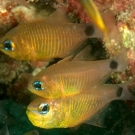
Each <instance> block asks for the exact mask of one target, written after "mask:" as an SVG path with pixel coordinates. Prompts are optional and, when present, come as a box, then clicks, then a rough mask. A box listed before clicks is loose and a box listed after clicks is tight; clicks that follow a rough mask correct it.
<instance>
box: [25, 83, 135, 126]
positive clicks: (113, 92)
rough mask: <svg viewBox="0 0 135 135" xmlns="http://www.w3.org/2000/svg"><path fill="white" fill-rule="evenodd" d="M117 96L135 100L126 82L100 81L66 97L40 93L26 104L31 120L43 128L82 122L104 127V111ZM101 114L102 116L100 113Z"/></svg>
mask: <svg viewBox="0 0 135 135" xmlns="http://www.w3.org/2000/svg"><path fill="white" fill-rule="evenodd" d="M116 99H129V100H131V99H132V100H135V97H134V96H133V95H132V94H131V93H130V92H129V91H128V90H127V85H99V86H98V87H95V88H93V89H90V90H89V91H87V92H84V93H81V94H77V95H73V96H68V97H65V98H56V99H53V98H52V99H45V98H42V97H39V98H37V99H35V100H34V101H32V102H31V103H30V104H29V106H28V107H27V111H26V114H27V116H28V118H29V120H30V121H31V123H32V124H33V125H35V126H37V127H41V128H46V129H49V128H68V127H74V126H77V125H79V124H81V123H88V124H91V125H95V126H100V127H104V125H103V119H100V118H103V116H105V113H104V112H102V111H103V110H104V109H105V107H106V105H107V104H108V103H109V102H110V101H112V100H116ZM100 116H101V117H100Z"/></svg>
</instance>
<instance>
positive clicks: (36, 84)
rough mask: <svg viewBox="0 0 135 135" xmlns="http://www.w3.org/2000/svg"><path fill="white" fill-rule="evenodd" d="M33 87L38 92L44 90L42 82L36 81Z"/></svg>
mask: <svg viewBox="0 0 135 135" xmlns="http://www.w3.org/2000/svg"><path fill="white" fill-rule="evenodd" d="M33 87H34V88H35V89H36V90H44V87H43V84H42V82H40V81H35V82H33Z"/></svg>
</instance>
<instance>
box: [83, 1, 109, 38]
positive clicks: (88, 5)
mask: <svg viewBox="0 0 135 135" xmlns="http://www.w3.org/2000/svg"><path fill="white" fill-rule="evenodd" d="M80 2H81V4H82V5H83V7H84V9H85V10H86V13H87V14H88V16H90V18H91V19H92V21H93V22H94V23H95V24H96V25H97V26H98V28H99V29H100V30H102V31H103V32H104V35H105V36H107V31H108V30H107V27H106V26H105V24H104V21H103V19H102V17H101V15H100V13H99V11H98V8H97V7H96V5H95V3H94V2H93V0H80Z"/></svg>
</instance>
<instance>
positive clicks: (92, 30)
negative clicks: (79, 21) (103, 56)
mask: <svg viewBox="0 0 135 135" xmlns="http://www.w3.org/2000/svg"><path fill="white" fill-rule="evenodd" d="M84 32H85V35H86V36H87V37H88V38H101V39H103V38H104V34H103V33H102V31H101V30H100V29H99V28H98V27H97V26H96V25H95V24H93V23H88V24H86V25H85V30H84Z"/></svg>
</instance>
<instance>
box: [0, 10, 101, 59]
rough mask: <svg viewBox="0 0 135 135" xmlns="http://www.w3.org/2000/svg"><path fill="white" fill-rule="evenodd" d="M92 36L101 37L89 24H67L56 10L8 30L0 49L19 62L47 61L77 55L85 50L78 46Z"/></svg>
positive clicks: (82, 46)
mask: <svg viewBox="0 0 135 135" xmlns="http://www.w3.org/2000/svg"><path fill="white" fill-rule="evenodd" d="M54 18H55V19H54ZM92 37H97V38H102V37H103V35H102V32H100V30H99V29H98V28H96V27H95V26H94V25H93V24H92V23H90V24H75V23H69V22H67V19H66V17H65V14H64V13H63V10H62V9H59V10H58V11H56V12H54V13H53V14H52V15H51V16H50V17H48V18H47V19H38V20H33V21H31V22H26V23H22V24H20V25H18V26H17V27H15V28H14V29H12V30H11V31H9V32H8V33H7V34H6V35H5V36H3V37H2V38H1V40H0V43H1V44H0V50H1V51H2V52H4V53H5V54H7V55H9V56H11V57H13V58H15V59H19V60H41V61H42V60H50V59H52V58H64V57H67V56H71V55H74V54H76V53H78V52H79V51H81V50H82V49H83V48H84V47H85V45H81V43H82V42H83V41H84V40H86V39H87V38H92Z"/></svg>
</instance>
